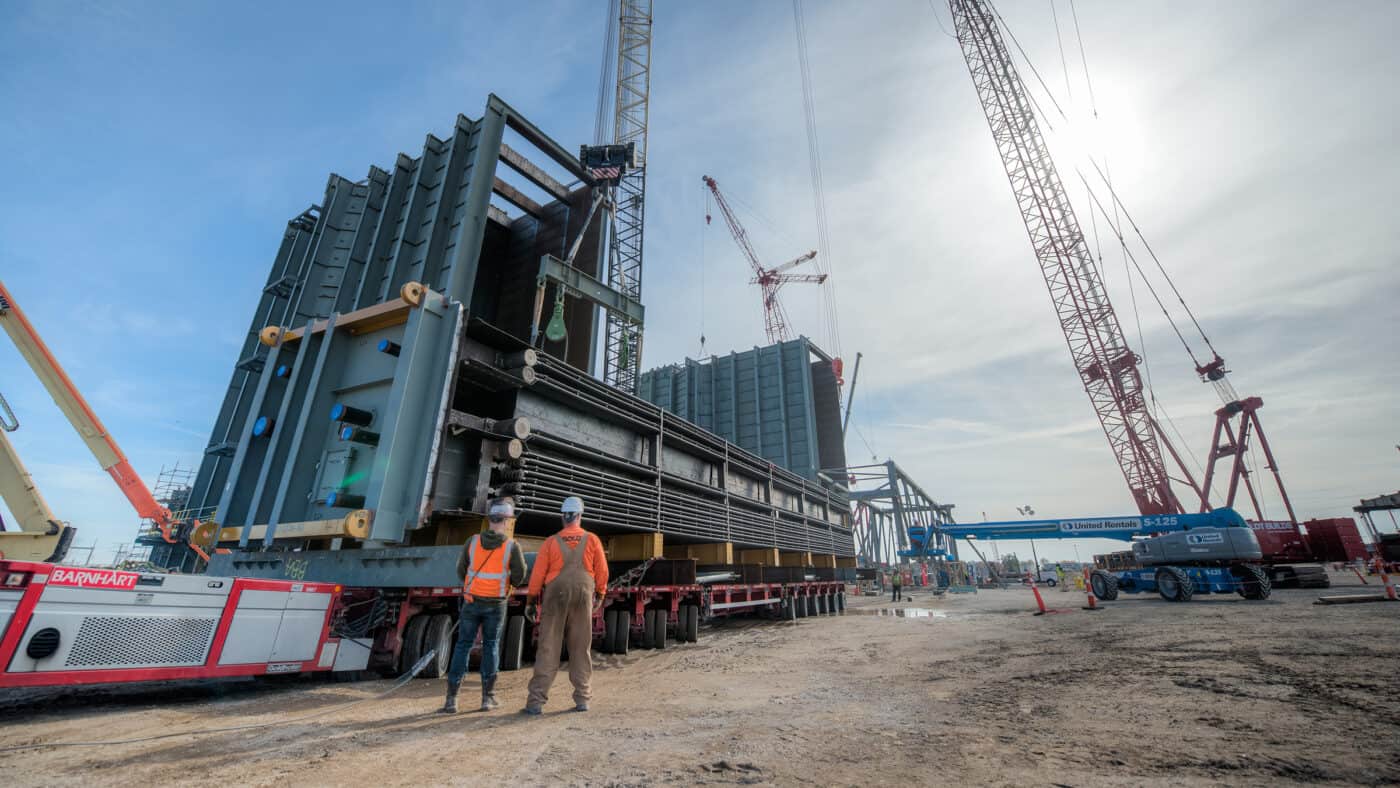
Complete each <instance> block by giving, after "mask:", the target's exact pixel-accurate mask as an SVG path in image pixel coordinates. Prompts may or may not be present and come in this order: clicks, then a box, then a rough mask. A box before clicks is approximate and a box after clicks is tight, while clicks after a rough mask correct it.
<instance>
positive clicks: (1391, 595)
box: [1376, 559, 1400, 602]
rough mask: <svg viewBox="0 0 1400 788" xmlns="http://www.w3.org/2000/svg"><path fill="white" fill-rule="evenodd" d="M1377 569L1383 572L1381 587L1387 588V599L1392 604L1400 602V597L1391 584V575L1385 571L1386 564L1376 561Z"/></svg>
mask: <svg viewBox="0 0 1400 788" xmlns="http://www.w3.org/2000/svg"><path fill="white" fill-rule="evenodd" d="M1376 568H1377V569H1379V570H1380V572H1381V585H1382V586H1384V587H1385V598H1386V599H1389V600H1390V601H1392V602H1400V596H1397V595H1396V593H1395V586H1394V585H1392V584H1391V582H1390V573H1389V572H1387V571H1386V569H1385V562H1384V561H1381V560H1380V559H1376Z"/></svg>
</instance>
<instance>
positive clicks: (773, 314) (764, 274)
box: [703, 175, 839, 374]
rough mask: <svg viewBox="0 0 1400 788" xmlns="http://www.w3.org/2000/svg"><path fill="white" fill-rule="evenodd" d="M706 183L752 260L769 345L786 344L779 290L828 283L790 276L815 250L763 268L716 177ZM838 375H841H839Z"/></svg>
mask: <svg viewBox="0 0 1400 788" xmlns="http://www.w3.org/2000/svg"><path fill="white" fill-rule="evenodd" d="M703 180H704V181H705V186H706V187H708V188H709V190H710V194H711V195H713V196H714V198H715V205H717V206H719V213H720V215H721V216H723V217H724V223H725V224H726V225H728V226H729V234H730V235H732V236H734V243H736V244H738V245H739V251H741V252H743V254H744V258H745V259H747V260H748V261H749V266H750V267H752V268H753V273H754V276H753V279H750V280H749V283H750V284H756V285H758V286H759V287H760V288H761V289H762V292H763V315H764V327H765V329H766V330H767V332H768V342H769V343H770V344H771V343H774V342H785V341H787V340H788V338H789V335H788V327H787V326H788V319H787V311H786V310H784V309H783V305H782V303H781V302H779V301H778V290H780V289H782V286H783V285H785V284H789V283H791V282H805V283H810V284H821V283H822V282H825V281H826V276H827V275H826V274H790V273H787V272H788V271H790V270H792V269H793V268H796V267H797V266H799V265H802V264H803V263H805V262H808V261H809V260H811V259H812V258H814V257H816V256H817V253H816V251H815V250H813V251H810V252H807V253H806V254H804V255H802V256H800V257H795V258H793V259H791V260H789V261H787V262H786V263H783V264H782V265H779V266H776V267H774V268H764V267H763V264H762V263H760V262H759V261H758V253H757V252H755V251H754V249H753V245H752V244H751V243H749V234H748V231H747V230H745V229H744V226H743V225H742V224H740V223H739V219H738V217H736V216H735V215H734V211H732V210H730V208H729V203H728V202H726V201H725V199H724V195H723V194H722V193H720V190H719V184H718V183H716V182H715V179H714V178H711V177H710V176H708V175H706V176H704V178H703ZM710 218H711V217H710V214H709V213H706V214H705V224H709V223H710ZM838 374H839V373H838Z"/></svg>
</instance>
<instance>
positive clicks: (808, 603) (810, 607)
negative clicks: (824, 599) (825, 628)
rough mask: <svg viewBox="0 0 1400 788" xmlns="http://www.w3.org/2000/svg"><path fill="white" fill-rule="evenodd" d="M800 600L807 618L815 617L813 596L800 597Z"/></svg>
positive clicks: (815, 607) (815, 606) (815, 599)
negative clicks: (805, 609)
mask: <svg viewBox="0 0 1400 788" xmlns="http://www.w3.org/2000/svg"><path fill="white" fill-rule="evenodd" d="M802 599H803V602H802V604H803V605H804V606H805V607H806V608H807V611H806V614H807V616H808V617H809V618H810V617H811V616H815V615H816V614H817V598H816V597H814V596H810V595H808V596H804V597H802Z"/></svg>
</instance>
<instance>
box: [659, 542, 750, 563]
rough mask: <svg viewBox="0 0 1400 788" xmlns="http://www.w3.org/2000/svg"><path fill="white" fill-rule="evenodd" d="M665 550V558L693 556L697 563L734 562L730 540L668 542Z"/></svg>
mask: <svg viewBox="0 0 1400 788" xmlns="http://www.w3.org/2000/svg"><path fill="white" fill-rule="evenodd" d="M665 552H666V557H667V558H677V559H680V558H694V559H695V562H696V563H698V564H732V563H734V545H733V543H731V542H707V543H705V544H668V545H666V551H665Z"/></svg>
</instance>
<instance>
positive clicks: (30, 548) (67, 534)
mask: <svg viewBox="0 0 1400 788" xmlns="http://www.w3.org/2000/svg"><path fill="white" fill-rule="evenodd" d="M0 408H3V409H4V411H5V413H4V415H3V416H0V498H4V499H5V505H6V506H7V507H9V509H10V514H12V515H14V517H15V519H16V520H17V521H18V523H17V525H18V526H19V530H18V531H0V558H12V559H15V560H19V561H51V562H53V563H57V562H59V561H62V560H63V557H64V556H65V555H67V554H68V547H69V545H71V544H72V543H73V536H74V535H75V534H76V532H77V529H75V528H73V527H72V526H70V525H68V524H67V523H65V522H63V521H62V520H60V519H58V518H57V517H55V516H54V513H53V511H52V510H51V509H49V504H48V502H46V501H45V500H44V496H43V495H40V494H39V488H38V487H37V486H35V484H34V479H33V478H32V477H31V476H30V475H29V471H28V470H27V469H25V467H24V463H23V462H20V459H19V454H18V453H17V452H16V451H15V447H14V445H13V444H11V443H10V439H9V438H8V437H6V435H5V433H7V432H14V431H15V430H17V429H19V420H18V419H17V418H15V414H14V411H12V410H10V406H9V403H7V402H5V399H4V397H0Z"/></svg>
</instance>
